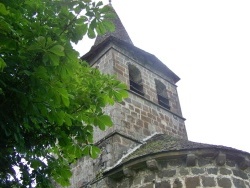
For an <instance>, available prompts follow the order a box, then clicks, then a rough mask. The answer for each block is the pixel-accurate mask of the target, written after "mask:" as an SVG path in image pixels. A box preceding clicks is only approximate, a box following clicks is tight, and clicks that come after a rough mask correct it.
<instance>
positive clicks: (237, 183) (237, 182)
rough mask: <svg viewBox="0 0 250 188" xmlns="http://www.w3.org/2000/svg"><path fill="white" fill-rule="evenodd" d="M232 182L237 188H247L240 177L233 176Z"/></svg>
mask: <svg viewBox="0 0 250 188" xmlns="http://www.w3.org/2000/svg"><path fill="white" fill-rule="evenodd" d="M233 183H234V186H235V187H237V188H238V187H239V188H247V187H246V185H245V183H244V181H243V180H241V179H237V178H233Z"/></svg>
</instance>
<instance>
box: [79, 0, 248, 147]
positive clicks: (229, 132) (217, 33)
mask: <svg viewBox="0 0 250 188" xmlns="http://www.w3.org/2000/svg"><path fill="white" fill-rule="evenodd" d="M104 2H105V3H108V1H107V0H104ZM112 5H113V7H114V8H115V10H116V12H117V13H118V15H119V17H120V19H121V21H122V22H123V25H124V26H125V28H126V30H127V32H128V34H129V35H130V38H131V39H132V41H133V43H134V45H135V46H137V47H139V48H141V49H143V50H145V51H147V52H149V53H152V54H154V55H155V56H156V57H158V58H159V59H160V60H161V61H162V62H163V63H165V64H166V65H167V66H168V67H169V68H170V69H171V70H172V71H173V72H175V73H176V74H177V75H178V76H179V77H180V78H181V80H180V81H179V82H178V83H177V85H178V93H179V97H180V102H181V107H182V112H183V116H184V117H185V118H186V119H187V120H186V122H185V123H186V128H187V132H188V137H189V140H191V141H196V142H203V143H209V144H216V145H224V146H229V147H233V148H237V149H241V150H244V151H248V152H250V136H249V132H250V131H249V130H250V129H249V128H250V124H249V120H248V117H250V114H249V112H250V110H249V108H250V84H249V81H250V73H249V70H250V68H249V63H250V1H249V0H234V1H233V0H151V1H149V0H112ZM93 42H94V41H93V40H92V41H89V40H86V39H84V40H83V42H82V43H80V44H79V45H78V47H77V50H78V51H79V52H80V53H81V54H82V55H83V54H84V53H86V52H87V51H88V50H89V49H90V47H91V46H92V44H93Z"/></svg>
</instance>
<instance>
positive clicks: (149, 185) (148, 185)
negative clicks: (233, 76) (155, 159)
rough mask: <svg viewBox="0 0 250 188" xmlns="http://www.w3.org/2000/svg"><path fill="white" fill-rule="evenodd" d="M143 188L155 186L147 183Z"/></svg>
mask: <svg viewBox="0 0 250 188" xmlns="http://www.w3.org/2000/svg"><path fill="white" fill-rule="evenodd" d="M141 188H154V184H152V183H151V184H147V185H144V186H142V187H141Z"/></svg>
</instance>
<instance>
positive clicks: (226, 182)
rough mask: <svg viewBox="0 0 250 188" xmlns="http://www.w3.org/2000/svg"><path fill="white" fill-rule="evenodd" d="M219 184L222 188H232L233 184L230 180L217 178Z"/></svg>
mask: <svg viewBox="0 0 250 188" xmlns="http://www.w3.org/2000/svg"><path fill="white" fill-rule="evenodd" d="M217 183H218V185H219V186H220V187H223V188H231V187H232V182H231V180H230V179H229V178H217Z"/></svg>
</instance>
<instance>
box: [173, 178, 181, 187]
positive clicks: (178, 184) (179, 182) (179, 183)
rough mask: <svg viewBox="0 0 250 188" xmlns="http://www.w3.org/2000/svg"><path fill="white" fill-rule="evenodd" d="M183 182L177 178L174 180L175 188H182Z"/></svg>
mask: <svg viewBox="0 0 250 188" xmlns="http://www.w3.org/2000/svg"><path fill="white" fill-rule="evenodd" d="M182 187H183V185H182V182H181V181H180V180H179V179H178V178H177V179H175V180H174V184H173V188H182Z"/></svg>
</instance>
